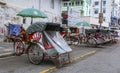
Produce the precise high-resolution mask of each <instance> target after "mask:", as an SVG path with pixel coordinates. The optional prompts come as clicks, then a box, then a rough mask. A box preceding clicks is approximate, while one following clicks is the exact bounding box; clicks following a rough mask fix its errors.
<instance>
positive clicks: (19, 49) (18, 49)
mask: <svg viewBox="0 0 120 73" xmlns="http://www.w3.org/2000/svg"><path fill="white" fill-rule="evenodd" d="M17 42H18V43H19V44H16V43H17ZM20 45H21V46H20ZM13 47H14V54H15V55H16V56H21V55H22V54H23V53H24V48H25V46H24V43H23V42H22V40H20V39H16V40H15V41H14V44H13Z"/></svg>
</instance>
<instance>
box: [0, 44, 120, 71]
mask: <svg viewBox="0 0 120 73" xmlns="http://www.w3.org/2000/svg"><path fill="white" fill-rule="evenodd" d="M119 44H120V43H118V44H114V45H110V44H109V45H105V46H99V47H86V46H84V45H80V46H71V48H72V49H73V51H72V52H71V53H70V55H71V59H72V60H73V62H71V63H70V64H65V65H63V66H62V67H61V68H54V67H55V65H54V63H53V62H52V61H50V60H45V61H44V63H42V64H41V65H33V64H31V63H30V62H29V61H28V59H27V55H22V56H10V57H5V58H0V66H1V67H0V73H46V72H48V73H120V63H119V62H120V58H119V57H120V49H119V47H120V45H119ZM91 51H96V53H95V54H92V55H89V56H86V55H88V54H89V52H91ZM86 53H87V54H86ZM52 68H54V69H52ZM50 69H52V70H50Z"/></svg>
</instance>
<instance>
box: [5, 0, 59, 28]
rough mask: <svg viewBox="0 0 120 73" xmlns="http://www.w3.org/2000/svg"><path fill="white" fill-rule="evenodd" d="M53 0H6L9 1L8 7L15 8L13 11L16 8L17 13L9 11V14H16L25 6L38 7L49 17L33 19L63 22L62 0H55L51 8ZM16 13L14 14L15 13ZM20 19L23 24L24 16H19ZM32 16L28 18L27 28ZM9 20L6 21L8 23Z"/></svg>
mask: <svg viewBox="0 0 120 73" xmlns="http://www.w3.org/2000/svg"><path fill="white" fill-rule="evenodd" d="M50 1H51V0H5V2H6V3H7V7H9V8H14V9H13V10H12V11H14V10H15V9H16V11H15V12H16V13H13V12H12V11H8V12H9V13H8V14H11V13H12V15H11V18H12V16H16V14H17V13H18V12H19V11H21V10H22V9H25V8H32V7H34V8H36V9H40V10H41V11H43V12H44V13H45V14H46V15H47V16H48V18H45V19H42V18H34V19H33V21H34V22H36V21H45V22H57V23H61V0H54V9H52V8H50V3H51V2H50ZM13 14H14V15H13ZM19 18H20V21H19V23H20V24H22V17H19ZM10 21H11V20H10ZM30 21H31V19H30V18H27V19H26V24H25V25H24V26H25V27H26V28H27V27H28V26H29V25H30ZM7 22H8V21H5V23H7Z"/></svg>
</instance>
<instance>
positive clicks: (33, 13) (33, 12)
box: [17, 8, 47, 24]
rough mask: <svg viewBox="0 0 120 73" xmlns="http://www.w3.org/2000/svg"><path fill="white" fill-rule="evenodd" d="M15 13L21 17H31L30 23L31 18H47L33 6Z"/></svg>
mask: <svg viewBox="0 0 120 73" xmlns="http://www.w3.org/2000/svg"><path fill="white" fill-rule="evenodd" d="M17 15H18V16H22V17H31V19H32V20H31V24H32V22H33V18H47V15H45V14H44V13H43V12H42V11H40V10H38V9H35V8H27V9H24V10H22V11H20V12H19V13H18V14H17Z"/></svg>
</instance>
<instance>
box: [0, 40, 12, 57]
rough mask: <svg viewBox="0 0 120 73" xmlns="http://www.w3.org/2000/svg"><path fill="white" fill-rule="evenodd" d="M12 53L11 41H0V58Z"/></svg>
mask: <svg viewBox="0 0 120 73" xmlns="http://www.w3.org/2000/svg"><path fill="white" fill-rule="evenodd" d="M11 55H13V43H6V42H0V58H2V57H7V56H11Z"/></svg>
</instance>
